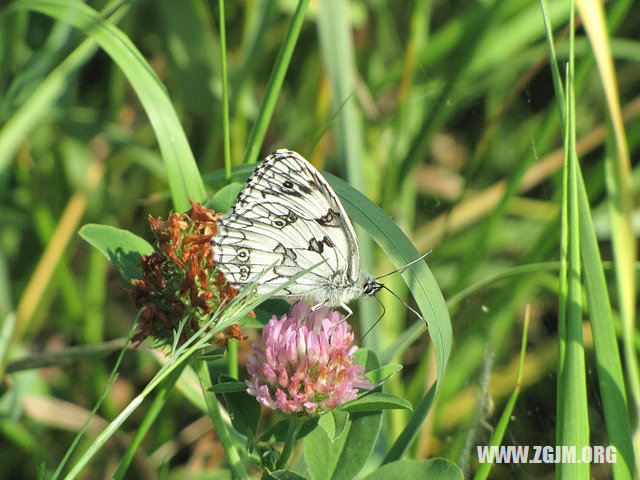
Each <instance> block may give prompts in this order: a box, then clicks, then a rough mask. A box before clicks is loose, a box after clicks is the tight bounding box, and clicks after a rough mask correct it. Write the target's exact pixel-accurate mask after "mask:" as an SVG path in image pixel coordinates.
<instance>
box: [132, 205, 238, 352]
mask: <svg viewBox="0 0 640 480" xmlns="http://www.w3.org/2000/svg"><path fill="white" fill-rule="evenodd" d="M189 202H190V203H191V209H190V210H189V211H188V212H186V213H183V214H178V213H172V214H170V215H169V217H168V218H167V220H163V219H162V218H160V217H159V218H153V217H152V216H149V225H150V226H151V230H152V231H153V233H154V236H155V242H154V250H155V252H154V253H152V254H151V255H142V256H141V263H142V278H141V279H134V280H131V283H132V285H133V288H132V290H131V298H132V300H133V303H134V305H135V306H136V308H143V309H144V310H143V312H142V314H141V317H140V323H139V328H140V330H139V331H138V332H137V333H136V334H135V335H134V337H133V341H134V342H141V341H142V340H144V339H145V338H147V337H149V336H151V337H155V338H157V339H159V340H160V341H163V342H171V341H172V340H173V332H174V331H177V330H178V328H179V325H180V323H181V322H182V321H183V319H185V318H186V319H187V321H186V322H185V325H184V327H183V330H182V332H181V336H180V342H184V341H185V340H186V339H188V338H189V337H190V336H191V335H193V334H194V333H195V332H197V331H198V330H199V329H200V328H201V326H202V325H203V324H204V323H206V322H207V321H208V320H209V318H210V315H211V314H212V313H213V312H215V311H216V309H217V308H218V306H220V305H221V304H222V305H223V306H224V305H225V304H227V303H228V302H229V301H230V300H231V299H233V297H235V296H236V295H237V294H238V292H237V290H235V289H234V288H232V287H231V286H230V285H229V284H228V283H227V282H226V280H225V278H224V276H223V275H222V274H221V273H220V272H218V271H217V270H216V268H215V264H214V261H213V254H212V253H211V248H210V245H211V239H212V238H213V236H214V235H215V234H216V232H217V222H218V219H219V218H220V217H221V216H222V214H220V213H215V212H214V211H213V210H211V209H209V208H205V207H204V206H202V205H201V204H199V203H196V202H194V201H193V200H191V199H190V200H189ZM227 338H239V339H244V338H246V337H244V336H243V335H242V332H241V331H240V328H239V327H238V326H237V325H232V326H231V327H229V328H228V329H227V330H226V331H225V332H224V334H220V335H218V336H217V338H216V342H218V343H221V344H224V343H226V340H227Z"/></svg>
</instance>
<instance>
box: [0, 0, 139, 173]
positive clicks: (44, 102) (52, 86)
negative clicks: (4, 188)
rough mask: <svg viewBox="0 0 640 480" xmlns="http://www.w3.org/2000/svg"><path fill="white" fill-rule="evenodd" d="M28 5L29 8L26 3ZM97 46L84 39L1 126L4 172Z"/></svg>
mask: <svg viewBox="0 0 640 480" xmlns="http://www.w3.org/2000/svg"><path fill="white" fill-rule="evenodd" d="M18 3H19V2H15V4H14V5H13V6H12V8H18V7H19V4H18ZM120 3H121V1H120V0H115V1H111V2H109V4H107V5H106V6H105V8H103V9H102V12H103V13H104V14H105V16H106V14H107V13H108V12H113V7H114V6H116V5H119V4H120ZM25 8H27V7H26V6H25ZM10 11H11V10H10V9H6V10H4V11H3V12H2V16H5V15H7V14H9V13H10ZM126 12H127V8H126V6H123V7H122V8H120V9H118V10H117V11H115V13H112V14H109V15H110V16H109V21H110V22H112V23H116V22H117V21H118V20H120V19H121V18H122V17H123V16H124V14H125V13H126ZM97 48H98V47H97V45H96V43H95V42H94V41H93V39H91V38H88V39H86V40H85V41H84V42H82V43H81V44H80V45H79V46H78V47H77V48H76V49H75V50H74V51H73V52H72V53H71V54H70V55H69V56H68V57H67V58H66V59H64V61H62V63H60V65H58V66H57V67H56V68H55V69H54V70H53V71H52V72H51V73H50V74H49V75H48V76H47V77H46V78H45V79H44V80H43V81H42V83H40V85H38V87H37V88H36V89H35V91H34V92H33V93H32V94H31V96H30V97H29V98H28V99H27V100H26V101H25V102H23V103H22V104H21V105H20V106H19V108H18V109H17V110H16V111H15V112H13V114H12V115H11V117H10V118H9V119H8V120H7V121H6V123H5V124H4V125H3V126H2V129H0V173H2V171H3V170H4V169H5V168H7V167H8V166H9V164H10V162H11V160H12V159H13V158H14V157H15V154H16V152H17V151H18V148H20V145H21V144H22V142H23V141H24V139H25V138H26V137H27V135H29V133H31V132H32V131H33V129H34V128H36V127H37V126H38V125H39V124H40V123H41V122H42V121H43V120H44V119H45V118H46V117H47V116H48V115H50V112H51V109H52V108H53V106H54V105H55V104H56V102H57V101H58V99H59V98H60V97H61V96H62V94H63V93H64V92H65V91H66V90H67V88H68V87H69V85H70V83H71V82H70V77H71V76H72V75H74V74H75V73H76V72H77V71H78V70H79V69H80V67H81V66H82V65H84V64H85V63H86V62H87V61H88V60H89V58H91V56H92V55H93V54H94V53H95V51H96V50H97Z"/></svg>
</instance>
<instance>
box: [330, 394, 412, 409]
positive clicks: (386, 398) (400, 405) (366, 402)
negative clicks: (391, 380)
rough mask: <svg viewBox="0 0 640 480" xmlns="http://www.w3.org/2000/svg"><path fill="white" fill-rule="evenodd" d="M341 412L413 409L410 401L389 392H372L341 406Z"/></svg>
mask: <svg viewBox="0 0 640 480" xmlns="http://www.w3.org/2000/svg"><path fill="white" fill-rule="evenodd" d="M339 408H340V410H342V411H343V412H372V411H377V410H393V409H405V410H413V408H412V406H411V402H409V401H408V400H405V399H404V398H402V397H398V396H396V395H391V394H390V393H381V392H373V393H369V394H367V395H364V396H362V397H360V398H358V399H356V400H354V401H353V402H349V403H347V404H345V405H343V406H341V407H339Z"/></svg>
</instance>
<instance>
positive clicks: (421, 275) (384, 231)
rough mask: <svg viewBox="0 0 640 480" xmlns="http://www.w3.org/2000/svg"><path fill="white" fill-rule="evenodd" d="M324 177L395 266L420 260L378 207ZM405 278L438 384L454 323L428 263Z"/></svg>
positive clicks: (417, 265)
mask: <svg viewBox="0 0 640 480" xmlns="http://www.w3.org/2000/svg"><path fill="white" fill-rule="evenodd" d="M324 175H325V177H326V179H327V180H328V181H329V183H330V184H331V186H332V187H333V188H334V190H335V191H336V193H337V194H338V195H339V196H340V199H341V200H342V202H343V204H344V207H345V208H346V210H347V212H348V213H349V216H350V217H351V219H353V220H354V221H355V222H357V223H358V224H360V225H361V226H362V227H364V229H365V230H366V231H367V232H368V233H369V235H371V236H372V237H373V239H374V240H375V241H376V243H378V245H379V246H380V247H381V248H382V249H383V250H384V252H385V253H386V254H387V255H388V256H389V257H390V258H391V259H392V260H393V262H394V263H395V265H396V266H398V267H402V266H403V265H406V264H408V263H409V262H411V261H412V260H414V259H416V258H418V257H419V256H420V254H419V253H418V251H417V250H416V248H415V247H414V246H413V244H412V243H411V241H410V240H409V239H408V238H407V237H406V235H405V234H404V233H403V232H402V230H400V228H398V226H397V225H396V224H395V223H394V222H393V220H391V218H389V216H388V215H387V214H386V213H384V212H383V211H382V210H381V209H380V208H379V207H378V206H377V205H376V204H374V203H373V202H371V200H369V199H368V198H367V197H365V196H364V195H363V194H362V193H360V192H359V191H358V190H356V189H355V188H353V187H352V186H351V185H349V184H348V183H346V182H345V181H344V180H340V179H339V178H337V177H335V176H333V175H331V174H329V173H324ZM402 276H403V278H404V280H405V282H407V285H408V286H409V288H410V290H411V293H412V294H413V297H414V299H415V301H416V303H417V304H418V307H419V308H420V311H421V313H422V316H423V317H424V318H425V320H426V322H427V324H428V326H429V335H430V336H431V341H432V342H433V346H434V349H435V354H436V364H437V371H438V380H437V383H438V384H439V383H440V381H441V380H442V376H443V375H444V370H445V367H446V365H447V361H448V359H449V353H450V351H451V335H452V334H451V320H450V319H449V312H448V310H447V305H446V304H445V301H444V298H443V297H442V293H441V292H440V288H439V287H438V284H437V282H436V280H435V278H434V277H433V274H432V273H431V271H430V270H429V267H427V264H426V263H425V262H418V263H415V264H413V265H411V266H410V267H408V268H407V269H406V270H405V271H404V272H403V273H402Z"/></svg>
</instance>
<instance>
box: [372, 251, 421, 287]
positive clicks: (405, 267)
mask: <svg viewBox="0 0 640 480" xmlns="http://www.w3.org/2000/svg"><path fill="white" fill-rule="evenodd" d="M432 251H433V249H431V250H429V251H428V252H427V253H425V254H424V255H421V256H420V257H418V258H416V259H415V260H413V261H411V262H409V263H407V264H406V265H403V266H402V267H400V268H398V269H397V270H394V271H393V272H389V273H385V274H384V275H380V276H379V277H376V280H380V279H381V278H384V277H388V276H389V275H393V274H394V273H402V272H404V271H405V270H406V269H407V267H410V266H411V265H413V264H414V263H418V262H419V261H420V260H422V259H424V257H426V256H427V255H429V254H430V253H431V252H432ZM387 290H388V289H387ZM389 291H391V290H389ZM392 293H393V292H392Z"/></svg>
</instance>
